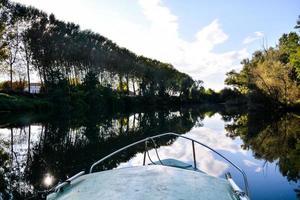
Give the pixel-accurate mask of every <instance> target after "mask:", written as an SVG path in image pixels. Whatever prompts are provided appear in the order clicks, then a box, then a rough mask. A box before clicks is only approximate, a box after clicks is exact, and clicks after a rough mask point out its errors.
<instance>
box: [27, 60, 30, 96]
mask: <svg viewBox="0 0 300 200" xmlns="http://www.w3.org/2000/svg"><path fill="white" fill-rule="evenodd" d="M27 81H28V92H29V93H30V72H29V63H28V62H27Z"/></svg>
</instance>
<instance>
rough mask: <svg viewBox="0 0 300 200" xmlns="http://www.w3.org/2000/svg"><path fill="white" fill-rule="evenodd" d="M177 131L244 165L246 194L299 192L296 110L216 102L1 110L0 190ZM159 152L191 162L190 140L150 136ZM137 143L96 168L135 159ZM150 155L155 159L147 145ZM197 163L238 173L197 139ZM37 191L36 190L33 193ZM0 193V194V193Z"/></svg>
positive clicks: (23, 186)
mask: <svg viewBox="0 0 300 200" xmlns="http://www.w3.org/2000/svg"><path fill="white" fill-rule="evenodd" d="M165 132H176V133H180V134H182V135H185V136H188V137H191V138H193V139H196V140H198V141H200V142H202V143H205V144H207V145H209V146H211V147H213V148H214V149H216V150H217V151H219V152H221V153H223V154H224V155H225V156H227V157H228V158H229V159H230V160H232V161H233V162H234V163H236V164H237V165H239V166H240V167H241V168H242V169H244V170H245V172H246V173H247V176H248V179H249V185H250V192H251V197H252V199H272V200H276V199H282V200H288V199H297V197H298V199H300V196H299V195H300V191H299V190H300V184H299V182H297V181H299V179H300V117H299V115H297V114H292V113H288V114H283V115H280V116H270V115H269V113H266V116H258V115H255V114H249V113H236V112H228V111H225V110H223V109H221V110H216V109H196V108H193V109H184V110H181V111H177V110H174V111H156V112H155V111H153V112H141V113H130V114H128V113H127V114H122V113H118V114H115V115H110V116H108V115H102V114H92V115H91V116H74V117H66V116H61V115H57V116H55V117H53V116H48V117H45V116H43V117H41V116H35V115H30V114H27V115H8V114H2V115H1V117H0V166H1V171H0V192H1V195H2V198H4V199H6V198H9V197H10V196H12V195H13V196H14V199H25V198H28V197H32V196H33V195H35V194H36V192H37V190H45V189H47V188H50V187H51V186H53V185H54V184H56V183H57V182H58V181H60V180H64V179H65V178H66V177H67V176H71V175H73V174H75V173H77V172H79V171H80V170H83V169H85V170H86V169H88V168H89V166H90V165H91V164H92V163H93V162H94V161H96V160H98V159H100V158H101V157H103V156H105V155H107V154H109V153H110V152H112V151H114V150H116V149H118V148H120V147H123V146H125V145H127V144H130V143H132V142H134V141H137V140H139V139H142V138H145V137H147V136H150V135H156V134H159V133H165ZM156 142H157V144H158V145H159V149H158V153H159V155H160V157H161V159H164V158H175V159H180V160H182V161H185V162H188V163H191V164H192V162H193V161H192V160H193V159H192V147H191V143H190V142H188V141H185V140H184V139H180V138H175V137H167V138H162V139H160V140H157V141H156ZM143 152H144V146H143V145H140V146H137V147H136V148H131V149H129V150H128V151H127V152H125V153H122V154H119V155H118V156H115V157H113V159H111V160H110V161H108V162H106V163H104V164H103V165H102V166H99V167H98V168H97V169H96V170H103V169H112V168H116V167H126V166H135V165H141V164H142V160H143ZM150 156H151V157H152V158H153V160H156V156H155V152H154V150H153V149H152V150H150ZM196 160H197V166H198V168H199V169H200V170H202V171H205V172H206V173H208V174H211V175H213V176H218V177H224V173H226V172H228V171H230V172H231V174H232V175H233V178H234V179H235V180H236V182H237V183H238V184H239V185H240V186H243V182H242V177H241V176H240V174H239V173H238V172H237V171H235V170H234V169H233V168H231V167H230V166H229V164H228V163H226V162H225V161H224V160H222V159H221V158H219V157H218V156H217V155H214V154H213V153H212V152H210V151H207V150H205V149H203V148H202V147H198V146H196ZM39 198H40V197H36V199H39ZM0 199H1V196H0Z"/></svg>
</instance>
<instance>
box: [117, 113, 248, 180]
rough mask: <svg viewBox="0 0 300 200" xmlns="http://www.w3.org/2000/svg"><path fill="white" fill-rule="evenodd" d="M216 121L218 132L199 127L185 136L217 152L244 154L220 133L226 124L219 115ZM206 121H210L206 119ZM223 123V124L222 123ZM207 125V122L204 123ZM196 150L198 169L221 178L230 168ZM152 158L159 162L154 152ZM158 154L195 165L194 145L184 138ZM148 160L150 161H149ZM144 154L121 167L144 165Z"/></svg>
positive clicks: (200, 150) (165, 147) (197, 148)
mask: <svg viewBox="0 0 300 200" xmlns="http://www.w3.org/2000/svg"><path fill="white" fill-rule="evenodd" d="M212 118H213V119H212V120H214V121H216V122H218V123H217V124H216V130H218V131H215V129H212V128H207V127H198V128H193V129H192V130H191V131H190V132H189V133H187V134H185V136H187V137H190V138H193V139H195V140H197V141H199V142H202V143H204V144H206V145H208V146H210V147H212V148H213V149H215V150H222V151H228V152H230V153H244V152H245V151H243V150H241V148H240V147H239V145H237V144H235V143H234V141H233V140H232V139H231V138H229V137H227V136H226V135H225V132H220V131H219V130H220V125H221V126H223V129H221V130H224V123H223V121H222V120H221V119H217V120H216V118H219V116H218V115H215V116H213V117H212ZM206 120H210V118H209V119H206ZM220 122H221V123H220ZM204 125H205V121H204ZM195 150H196V160H197V167H198V168H199V169H200V170H202V171H204V172H206V173H208V174H210V175H213V176H220V175H222V174H224V173H225V172H226V170H227V169H228V168H229V164H228V163H227V162H226V161H224V160H222V159H219V158H218V157H217V155H216V158H218V159H219V160H217V159H216V158H215V157H214V155H215V154H214V153H213V152H211V151H209V150H207V149H205V148H204V147H201V146H199V145H195ZM149 153H150V156H151V158H152V159H153V160H157V157H156V154H155V151H154V150H151V151H149ZM158 153H159V156H160V158H161V159H166V158H174V159H178V160H180V161H183V162H187V163H190V164H192V163H193V154H192V145H191V141H188V140H186V139H183V138H178V139H177V140H176V141H175V142H174V143H173V144H172V145H170V146H163V147H160V148H159V149H158ZM147 160H148V159H147ZM142 161H143V154H141V153H139V154H137V155H136V156H135V157H134V158H133V159H131V160H130V161H129V162H128V163H123V164H121V165H120V166H119V167H128V166H135V165H142Z"/></svg>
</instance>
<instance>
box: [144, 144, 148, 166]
mask: <svg viewBox="0 0 300 200" xmlns="http://www.w3.org/2000/svg"><path fill="white" fill-rule="evenodd" d="M147 151H148V149H147V141H145V152H144V160H143V166H145V164H146V152H147Z"/></svg>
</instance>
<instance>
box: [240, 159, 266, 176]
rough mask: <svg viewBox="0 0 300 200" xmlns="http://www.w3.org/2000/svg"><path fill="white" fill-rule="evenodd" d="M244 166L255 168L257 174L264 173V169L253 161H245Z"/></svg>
mask: <svg viewBox="0 0 300 200" xmlns="http://www.w3.org/2000/svg"><path fill="white" fill-rule="evenodd" d="M243 162H244V164H245V165H246V166H248V167H253V168H255V170H254V171H255V172H257V173H259V172H261V171H263V168H262V167H261V166H259V164H257V163H255V162H253V161H250V160H243Z"/></svg>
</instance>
